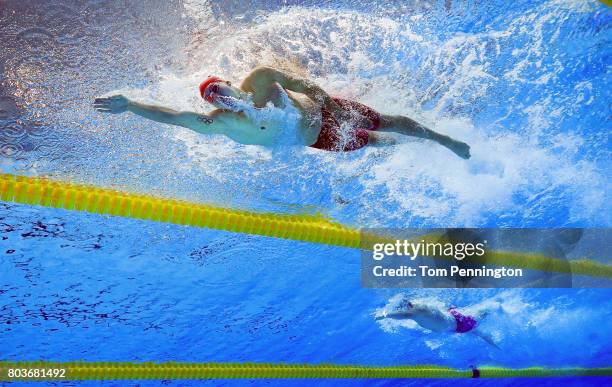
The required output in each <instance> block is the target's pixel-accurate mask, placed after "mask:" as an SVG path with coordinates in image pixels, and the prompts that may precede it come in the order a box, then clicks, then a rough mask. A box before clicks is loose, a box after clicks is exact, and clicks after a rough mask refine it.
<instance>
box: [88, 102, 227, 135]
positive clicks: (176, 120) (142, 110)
mask: <svg viewBox="0 0 612 387" xmlns="http://www.w3.org/2000/svg"><path fill="white" fill-rule="evenodd" d="M94 108H95V109H96V110H97V111H99V112H105V113H111V114H119V113H124V112H126V111H129V112H132V113H134V114H137V115H139V116H141V117H144V118H147V119H149V120H152V121H156V122H161V123H164V124H170V125H177V126H182V127H184V128H188V129H191V130H194V131H196V132H199V133H203V134H226V133H225V131H226V130H225V129H227V128H228V127H229V126H230V125H231V123H230V122H228V121H231V119H232V117H230V116H234V115H236V114H235V113H233V112H213V113H211V114H208V115H206V114H201V113H193V112H182V111H176V110H173V109H169V108H166V107H163V106H156V105H147V104H144V103H139V102H135V101H131V100H129V99H128V98H126V97H124V96H122V95H114V96H112V97H107V98H96V99H95V101H94Z"/></svg>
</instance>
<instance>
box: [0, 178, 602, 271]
mask: <svg viewBox="0 0 612 387" xmlns="http://www.w3.org/2000/svg"><path fill="white" fill-rule="evenodd" d="M0 199H1V200H3V201H6V202H15V203H23V204H30V205H39V206H45V207H53V208H63V209H66V210H75V211H85V212H91V213H96V214H108V215H113V216H122V217H129V218H136V219H143V220H152V221H159V222H166V223H174V224H181V225H186V226H193V227H205V228H211V229H217V230H225V231H231V232H238V233H246V234H255V235H264V236H269V237H275V238H283V239H292V240H296V241H304V242H313V243H322V244H328V245H336V246H342V247H349V248H363V247H364V246H366V245H365V244H362V242H365V240H366V239H367V240H369V239H370V238H372V236H371V235H365V238H364V240H362V238H363V237H364V235H363V234H362V233H361V232H360V231H359V230H358V229H354V228H350V227H347V226H345V225H342V224H340V223H337V222H334V221H331V220H329V219H326V218H323V217H321V216H312V215H283V214H275V213H260V212H253V211H242V210H235V209H227V208H220V207H213V206H208V205H203V204H197V203H190V202H186V201H180V200H173V199H165V198H160V197H155V196H149V195H138V194H133V193H127V192H120V191H115V190H111V189H104V188H98V187H93V186H87V185H79V184H70V183H64V182H59V181H53V180H48V179H45V178H38V177H26V176H15V175H10V174H0ZM439 237H440V235H428V236H425V237H419V239H423V238H425V239H426V240H427V239H429V238H439ZM374 238H381V237H376V236H374ZM380 240H384V239H380ZM472 258H475V257H472ZM470 263H481V262H478V261H477V260H475V259H474V260H471V261H470ZM482 263H484V262H482ZM486 263H487V264H490V265H499V266H507V267H516V268H523V269H534V270H545V271H550V272H561V273H562V272H566V273H567V272H570V273H572V274H577V275H589V276H595V277H605V278H612V265H607V264H605V263H601V262H598V261H595V260H591V259H580V260H570V261H565V260H560V259H556V258H551V257H547V256H544V255H541V254H529V253H522V252H521V253H516V252H510V251H489V252H487V255H486Z"/></svg>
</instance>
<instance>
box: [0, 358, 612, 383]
mask: <svg viewBox="0 0 612 387" xmlns="http://www.w3.org/2000/svg"><path fill="white" fill-rule="evenodd" d="M555 376H556V377H562V376H608V377H609V376H612V367H601V368H581V367H575V368H544V367H530V368H518V369H516V368H503V367H479V368H474V367H472V368H469V369H456V368H449V367H443V366H436V365H413V366H386V367H378V366H354V365H335V364H316V365H308V364H270V363H176V362H168V363H129V362H48V361H30V362H9V361H3V362H0V381H36V380H37V381H50V380H145V379H149V380H151V379H156V380H160V379H165V380H170V379H175V380H176V379H331V378H334V379H380V378H384V379H398V378H517V377H555Z"/></svg>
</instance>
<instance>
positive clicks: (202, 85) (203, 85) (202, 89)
mask: <svg viewBox="0 0 612 387" xmlns="http://www.w3.org/2000/svg"><path fill="white" fill-rule="evenodd" d="M221 81H223V80H222V79H221V78H219V77H208V79H206V80H205V81H204V82H202V83H200V96H201V97H202V98H204V93H205V92H206V88H207V87H208V86H209V85H210V84H211V83H215V82H221ZM206 100H207V101H208V102H212V98H210V99H208V98H207V99H206Z"/></svg>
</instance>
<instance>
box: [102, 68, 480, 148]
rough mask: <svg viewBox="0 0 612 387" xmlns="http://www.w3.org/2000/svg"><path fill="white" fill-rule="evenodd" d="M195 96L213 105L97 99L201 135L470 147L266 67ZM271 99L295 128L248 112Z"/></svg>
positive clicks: (327, 144) (322, 144)
mask: <svg viewBox="0 0 612 387" xmlns="http://www.w3.org/2000/svg"><path fill="white" fill-rule="evenodd" d="M200 95H201V97H202V98H204V99H205V100H206V101H207V102H209V103H211V104H212V105H214V106H215V107H217V108H218V109H217V110H213V111H212V112H210V113H207V114H203V113H195V112H184V111H175V110H172V109H169V108H166V107H162V106H155V105H147V104H143V103H139V102H136V101H132V100H129V99H128V98H126V97H124V96H122V95H115V96H112V97H108V98H96V99H95V101H94V107H95V108H96V109H97V110H98V111H100V112H106V113H115V114H116V113H123V112H126V111H129V112H132V113H134V114H137V115H140V116H142V117H145V118H148V119H150V120H153V121H157V122H162V123H166V124H171V125H177V126H183V127H186V128H189V129H192V130H194V131H196V132H199V133H203V134H222V135H225V136H227V137H229V138H230V139H232V140H234V141H236V142H239V143H241V144H246V145H262V146H276V145H279V144H281V145H282V144H288V142H287V141H286V139H285V140H284V138H285V137H294V140H291V141H290V142H289V143H291V144H292V145H303V146H309V147H313V148H317V149H322V150H328V151H345V152H346V151H353V150H357V149H360V148H362V147H364V146H366V145H374V146H386V145H393V144H395V143H396V139H395V138H394V137H393V136H392V135H389V132H392V133H399V134H401V135H406V136H412V137H418V138H423V139H428V140H432V141H435V142H437V143H438V144H440V145H443V146H445V147H446V148H448V149H450V150H451V151H453V152H454V153H455V154H457V155H458V156H459V157H462V158H464V159H468V158H469V157H470V147H469V146H468V145H467V144H465V143H463V142H461V141H457V140H454V139H452V138H450V137H448V136H445V135H442V134H439V133H436V132H434V131H432V130H430V129H427V128H426V127H425V126H423V125H421V124H419V123H418V122H416V121H414V120H412V119H410V118H408V117H405V116H394V115H384V114H379V113H378V112H376V111H375V110H374V109H372V108H370V107H368V106H365V105H362V104H360V103H358V102H354V101H349V100H345V99H341V98H335V97H331V96H329V95H328V94H327V93H326V92H325V91H324V90H323V89H322V88H321V87H319V86H317V85H316V84H314V83H312V82H310V81H308V80H306V79H301V78H298V77H295V76H293V75H291V74H287V73H284V72H282V71H279V70H276V69H274V68H271V67H258V68H256V69H255V70H253V71H252V72H251V73H250V74H249V75H248V76H247V77H246V78H245V80H244V81H243V82H242V85H241V86H240V88H237V87H235V86H232V84H231V83H230V82H228V81H225V80H222V79H220V78H217V77H209V78H208V79H207V80H205V81H204V82H202V84H201V85H200ZM270 104H272V105H273V106H274V107H275V108H279V109H291V108H294V109H296V110H297V112H298V113H299V114H297V115H296V116H297V117H299V119H298V120H297V121H298V122H297V125H295V127H296V129H295V131H297V132H298V133H294V134H287V133H286V129H285V128H286V127H287V125H286V123H283V122H282V120H281V121H278V120H276V121H275V120H266V119H265V117H264V118H262V117H258V116H257V114H253V113H254V111H255V110H257V109H259V110H263V109H265V108H266V107H269V106H270Z"/></svg>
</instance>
